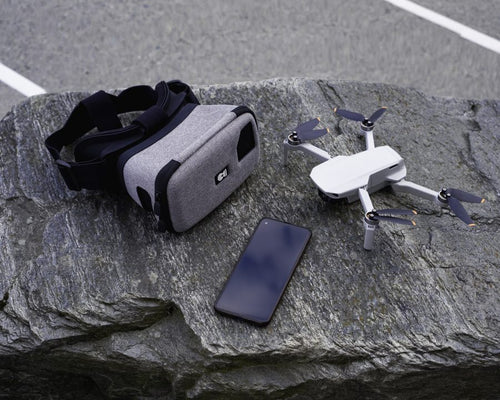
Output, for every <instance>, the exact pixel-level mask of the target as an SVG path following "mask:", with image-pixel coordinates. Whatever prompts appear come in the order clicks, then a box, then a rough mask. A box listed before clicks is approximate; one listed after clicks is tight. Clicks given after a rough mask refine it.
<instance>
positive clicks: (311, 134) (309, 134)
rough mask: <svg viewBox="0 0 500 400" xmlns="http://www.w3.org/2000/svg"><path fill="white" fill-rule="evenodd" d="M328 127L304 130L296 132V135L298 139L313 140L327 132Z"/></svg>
mask: <svg viewBox="0 0 500 400" xmlns="http://www.w3.org/2000/svg"><path fill="white" fill-rule="evenodd" d="M328 132H329V131H328V129H316V130H314V131H306V132H300V133H299V132H297V137H298V138H299V139H300V140H313V139H317V138H319V137H321V136H323V135H326V134H327V133H328Z"/></svg>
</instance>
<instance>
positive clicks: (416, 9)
mask: <svg viewBox="0 0 500 400" xmlns="http://www.w3.org/2000/svg"><path fill="white" fill-rule="evenodd" d="M384 1H386V2H387V3H391V4H392V5H394V6H396V7H399V8H402V9H403V10H406V11H408V12H410V13H412V14H415V15H417V16H419V17H421V18H424V19H426V20H427V21H430V22H433V23H435V24H437V25H439V26H441V27H443V28H446V29H448V30H450V31H452V32H455V33H457V34H458V35H460V36H461V37H463V38H464V39H467V40H469V41H471V42H473V43H476V44H478V45H479V46H483V47H485V48H487V49H488V50H491V51H494V52H495V53H498V54H500V40H497V39H495V38H493V37H491V36H488V35H485V34H484V33H481V32H479V31H476V30H475V29H472V28H469V27H468V26H466V25H464V24H461V23H460V22H457V21H454V20H452V19H451V18H448V17H445V16H444V15H441V14H438V13H437V12H434V11H432V10H429V9H428V8H425V7H422V6H419V5H418V4H415V3H413V2H412V1H408V0H384Z"/></svg>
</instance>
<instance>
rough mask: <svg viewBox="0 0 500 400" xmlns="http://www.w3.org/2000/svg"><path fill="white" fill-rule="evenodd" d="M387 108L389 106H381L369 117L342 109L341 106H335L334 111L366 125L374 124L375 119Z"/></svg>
mask: <svg viewBox="0 0 500 400" xmlns="http://www.w3.org/2000/svg"><path fill="white" fill-rule="evenodd" d="M386 110H387V107H382V108H379V109H378V110H377V111H375V112H374V113H373V114H372V115H370V116H369V117H365V116H364V115H363V114H360V113H357V112H354V111H349V110H342V109H340V108H337V107H335V108H334V109H333V112H334V113H335V114H338V115H340V116H342V117H344V118H347V119H350V120H352V121H358V122H361V123H362V124H363V125H366V126H369V127H371V126H373V125H374V123H375V121H377V120H378V119H379V118H380V117H381V116H382V115H383V114H384V113H385V111H386Z"/></svg>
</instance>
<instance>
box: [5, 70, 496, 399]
mask: <svg viewBox="0 0 500 400" xmlns="http://www.w3.org/2000/svg"><path fill="white" fill-rule="evenodd" d="M196 92H197V94H199V97H200V99H201V101H202V103H230V104H239V103H246V104H248V105H249V106H250V107H252V108H253V109H254V110H255V112H256V114H257V116H258V119H259V124H260V125H259V126H260V134H261V138H262V159H261V162H260V165H259V168H258V169H257V170H256V171H255V172H254V173H253V174H252V176H251V177H250V178H249V179H248V180H247V181H246V182H245V183H244V184H243V185H242V186H241V187H240V188H239V189H238V190H237V191H236V192H235V193H234V194H233V195H231V196H230V198H229V199H228V200H227V201H225V202H224V203H223V204H222V205H221V206H220V207H219V208H218V209H217V210H216V211H215V212H213V213H212V214H210V215H209V216H208V217H207V218H205V219H204V220H203V221H202V222H201V223H199V224H198V225H196V226H195V227H194V228H193V229H191V230H189V231H188V232H186V233H184V234H179V235H173V234H160V233H158V232H157V231H156V230H155V223H154V218H153V217H152V216H151V215H149V214H148V213H146V212H145V211H144V210H142V209H141V208H139V207H137V206H136V205H135V203H133V202H132V200H130V199H129V198H127V197H125V196H124V195H117V194H107V193H100V192H94V191H82V192H71V191H69V190H68V189H66V187H65V185H64V183H63V181H62V179H61V177H60V176H59V173H58V171H57V170H56V168H55V167H54V165H53V163H52V160H51V158H50V156H49V154H48V152H47V151H46V149H45V147H44V144H43V141H44V139H45V138H46V137H47V136H48V135H49V134H50V133H51V132H52V131H54V130H56V129H58V128H59V127H60V126H62V124H63V123H64V121H65V119H66V118H67V117H68V115H69V113H70V111H71V109H72V108H73V107H74V106H75V105H76V104H77V102H78V101H79V100H81V99H82V98H84V97H85V96H86V95H87V94H86V93H61V94H49V95H43V96H38V97H33V98H31V99H28V100H27V101H25V102H23V103H21V104H19V105H18V106H16V107H14V109H13V110H12V111H11V112H10V113H9V114H7V115H6V117H5V118H4V119H3V120H2V121H1V123H0V138H1V139H0V140H1V143H2V146H1V147H0V155H1V160H2V167H1V169H0V232H1V234H0V241H1V246H0V268H1V274H2V279H1V280H0V299H3V300H2V303H1V304H0V308H1V311H0V391H1V392H2V394H3V395H5V396H7V397H9V396H10V397H15V398H47V399H48V398H52V399H73V398H79V399H99V398H113V399H124V398H127V399H139V398H140V399H148V398H151V399H153V398H154V399H161V398H164V399H173V398H188V399H211V398H214V399H215V398H238V399H244V398H255V399H257V398H262V399H264V398H265V399H268V398H290V399H292V398H293V399H305V398H314V399H340V398H342V399H358V398H370V399H400V398H405V399H420V398H433V399H456V398H494V397H495V396H498V393H499V392H500V380H499V379H498V376H499V374H500V324H499V310H500V297H499V293H500V262H499V256H500V254H499V253H500V250H499V245H498V243H499V242H500V233H499V229H500V216H499V211H498V210H499V208H498V196H499V194H500V168H499V166H498V154H500V136H499V131H498V126H499V122H500V118H499V110H500V101H498V100H490V101H475V100H456V99H444V98H435V97H429V96H426V95H424V94H422V93H420V92H417V91H415V90H411V89H403V88H398V87H395V86H388V85H380V84H369V83H360V82H326V81H321V80H303V79H286V80H283V79H274V80H268V81H262V82H256V83H235V84H230V85H220V86H209V87H201V88H197V89H196ZM382 105H385V106H388V108H389V111H388V112H387V113H386V115H384V117H383V119H381V120H380V122H379V123H378V126H377V128H376V130H375V140H376V144H378V145H383V144H388V145H391V146H392V147H393V148H394V149H395V150H396V151H398V152H399V153H400V154H401V155H402V156H403V157H404V158H405V161H406V165H407V168H408V179H409V180H411V181H414V182H417V183H420V184H422V185H425V186H429V187H431V188H434V189H436V190H438V189H440V188H441V187H443V186H448V187H458V188H463V189H465V190H468V191H470V192H473V193H477V194H481V195H482V196H484V197H485V198H486V199H487V202H486V203H485V204H482V205H476V204H467V205H466V208H467V210H468V211H469V212H470V214H471V216H472V217H473V219H474V220H475V221H476V222H477V224H478V226H477V227H476V228H474V229H470V228H468V227H467V226H466V225H465V224H463V223H462V222H461V221H459V220H458V218H456V217H454V216H453V215H452V214H451V213H450V212H448V211H446V210H445V211H444V212H443V213H441V212H440V211H439V210H438V209H437V208H436V206H435V205H434V204H432V203H430V202H426V201H424V200H420V199H417V198H413V197H410V196H408V195H400V196H396V195H394V194H392V193H391V192H389V191H382V192H378V193H376V194H374V195H373V196H372V200H373V201H374V203H375V204H376V206H377V207H378V208H386V207H398V208H416V209H418V210H419V212H420V215H419V216H417V217H416V218H417V223H418V225H417V227H415V228H411V229H410V228H407V227H401V226H393V225H389V224H385V225H384V226H383V227H382V228H381V229H380V230H379V231H378V232H377V236H376V239H375V241H376V242H375V245H376V249H375V250H374V251H372V252H366V251H364V250H363V247H362V243H363V229H362V210H361V206H360V204H359V203H352V204H347V203H343V202H339V204H328V203H325V202H323V201H322V200H321V199H320V198H319V197H318V195H317V191H316V189H315V187H314V185H313V183H312V181H311V180H310V178H309V176H308V175H309V172H310V169H311V168H312V167H313V166H314V165H315V162H314V160H312V159H309V158H306V157H302V156H300V155H299V154H298V153H293V154H291V155H290V160H289V166H288V167H284V166H282V153H281V146H280V144H281V142H282V140H283V138H284V137H285V135H286V133H287V132H288V131H289V130H290V129H292V128H293V127H295V126H296V124H297V123H298V122H299V121H304V120H306V119H308V118H311V117H313V116H320V117H321V120H322V122H323V124H324V125H326V126H328V127H330V130H331V134H330V135H329V136H328V137H324V138H322V139H320V140H319V141H318V145H320V146H322V147H324V148H325V149H326V150H327V151H329V152H330V153H331V154H332V155H336V154H352V153H355V152H359V151H361V150H363V149H364V141H363V140H362V138H360V137H359V136H358V135H357V129H358V127H357V125H356V124H354V123H352V122H349V121H346V120H341V119H339V118H337V117H336V116H335V115H334V114H333V113H332V108H333V107H334V106H340V107H345V108H349V109H352V110H356V111H359V112H362V113H365V114H368V113H370V112H372V111H373V110H375V109H376V108H377V107H379V106H382ZM264 216H268V217H273V218H277V219H280V220H284V221H288V222H291V223H295V224H298V225H302V226H306V227H309V228H311V230H312V233H313V236H312V240H311V242H310V244H309V246H308V248H307V251H306V253H305V255H304V257H303V258H302V260H301V262H300V264H299V267H298V268H297V270H296V273H295V275H294V277H293V279H292V280H291V282H290V285H289V287H288V289H287V291H286V293H285V296H284V298H283V299H282V302H281V303H280V305H279V307H278V309H277V312H276V314H275V316H274V318H273V320H272V321H271V323H270V324H269V325H268V326H267V327H264V328H261V327H255V326H252V325H250V324H247V323H245V322H240V321H236V320H233V319H229V318H225V317H223V316H220V315H218V314H217V313H216V312H215V311H214V309H213V304H214V302H215V299H216V297H217V295H218V293H219V291H220V290H221V288H222V286H223V284H224V282H225V280H226V278H227V277H228V276H229V274H230V272H231V270H232V268H233V266H234V264H235V262H236V261H237V259H238V256H239V254H240V253H241V251H242V250H243V249H244V247H245V244H246V242H247V240H248V238H249V236H250V234H251V232H252V231H253V229H254V228H255V227H256V226H257V223H258V221H259V220H260V219H261V218H262V217H264Z"/></svg>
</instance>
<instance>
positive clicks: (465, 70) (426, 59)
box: [0, 0, 500, 115]
mask: <svg viewBox="0 0 500 400" xmlns="http://www.w3.org/2000/svg"><path fill="white" fill-rule="evenodd" d="M416 2H417V3H419V4H420V5H422V6H424V7H428V8H430V9H432V10H434V11H436V12H439V13H441V14H443V15H445V16H447V17H449V18H453V19H455V20H457V21H458V22H461V23H463V24H466V25H468V26H469V27H471V28H474V29H477V30H479V31H480V32H482V33H485V34H487V35H489V36H492V37H494V38H496V39H500V1H498V0H488V1H481V2H470V1H465V0H457V1H454V0H417V1H416ZM0 32H1V34H0V62H1V63H3V64H5V65H7V66H8V67H10V68H12V69H13V70H15V71H17V72H18V73H20V74H21V75H23V76H25V77H27V78H28V79H30V80H31V81H33V82H35V83H36V84H38V85H40V86H42V87H43V88H45V89H46V90H47V91H48V92H58V91H66V90H78V91H96V90H99V89H111V88H125V87H128V86H131V85H136V84H150V85H154V84H155V83H156V82H158V81H160V80H169V79H182V80H184V81H186V82H188V83H192V84H213V83H224V82H232V81H247V80H260V79H265V78H273V77H291V76H301V77H322V78H329V79H335V80H337V79H339V80H358V81H370V82H385V83H391V84H396V85H399V86H403V87H413V88H416V89H419V90H421V91H423V92H425V93H427V94H432V95H438V96H453V97H461V98H471V99H485V98H495V99H498V98H500V55H499V54H497V53H495V52H493V51H491V50H488V49H485V48H483V47H481V46H479V45H477V44H474V43H472V42H469V41H467V40H465V39H463V38H461V37H460V36H459V35H457V34H455V33H453V32H450V31H448V30H446V29H444V28H442V27H439V26H437V25H435V24H433V23H431V22H428V21H426V20H424V19H421V18H419V17H417V16H415V15H413V14H410V13H409V12H407V11H404V10H402V9H399V8H397V7H395V6H393V5H391V4H389V3H387V2H385V1H383V0H376V1H368V0H351V1H339V0H323V1H317V0H312V1H311V0H287V1H280V0H269V1H253V2H249V1H246V0H236V1H224V0H209V1H201V0H175V1H164V0H152V1H148V2H138V1H132V0H124V1H119V0H108V1H98V0H93V1H81V0H78V1H63V0H46V1H44V2H34V1H25V0H2V1H1V2H0ZM23 98H25V97H24V96H23V95H21V94H20V93H19V92H16V91H15V90H13V89H11V88H9V87H8V86H6V85H5V84H3V83H1V82H0V115H3V114H4V113H5V112H7V111H8V110H9V109H10V108H11V106H12V105H13V104H15V103H17V102H19V101H21V100H22V99H23Z"/></svg>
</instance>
